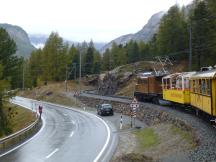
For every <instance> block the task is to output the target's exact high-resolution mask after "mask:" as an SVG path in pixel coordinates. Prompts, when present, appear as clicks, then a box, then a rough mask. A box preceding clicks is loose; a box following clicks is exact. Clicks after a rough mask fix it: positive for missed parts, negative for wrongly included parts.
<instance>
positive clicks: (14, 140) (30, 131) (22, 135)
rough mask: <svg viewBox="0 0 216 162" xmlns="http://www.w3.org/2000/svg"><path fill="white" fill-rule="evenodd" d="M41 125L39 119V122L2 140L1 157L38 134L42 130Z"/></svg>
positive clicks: (0, 146)
mask: <svg viewBox="0 0 216 162" xmlns="http://www.w3.org/2000/svg"><path fill="white" fill-rule="evenodd" d="M41 125H42V121H41V119H39V118H37V120H36V121H35V122H34V123H32V124H31V125H29V126H28V127H26V128H24V129H22V130H20V131H18V132H16V133H14V134H11V135H9V136H7V137H4V138H2V139H0V156H1V154H3V153H5V152H7V151H8V150H10V149H12V148H14V147H16V146H17V145H19V144H21V143H22V142H25V141H26V140H28V139H29V138H31V137H32V135H34V134H35V133H36V132H38V130H39V129H40V128H41Z"/></svg>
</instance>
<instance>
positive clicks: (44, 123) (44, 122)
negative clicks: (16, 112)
mask: <svg viewBox="0 0 216 162" xmlns="http://www.w3.org/2000/svg"><path fill="white" fill-rule="evenodd" d="M14 104H16V105H19V106H22V107H24V108H27V109H29V107H27V106H23V105H22V104H18V103H14ZM42 121H43V125H42V128H41V129H40V130H39V132H37V133H36V134H35V135H34V136H32V137H31V138H30V139H28V140H27V141H25V142H23V143H22V144H20V145H18V146H16V147H14V148H12V149H11V150H9V151H7V152H5V153H3V154H0V157H2V156H4V155H7V154H9V153H11V152H13V151H14V150H16V149H18V148H20V147H22V146H23V145H25V144H27V143H28V142H30V141H31V140H33V139H34V138H35V137H37V136H38V135H39V134H40V133H41V132H42V131H43V129H44V127H45V125H46V121H45V120H44V118H43V116H42Z"/></svg>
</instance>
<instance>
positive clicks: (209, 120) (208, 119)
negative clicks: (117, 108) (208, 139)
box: [82, 90, 216, 129]
mask: <svg viewBox="0 0 216 162" xmlns="http://www.w3.org/2000/svg"><path fill="white" fill-rule="evenodd" d="M94 92H95V91H94ZM85 94H88V95H90V96H86V97H91V96H93V97H94V98H100V99H104V100H110V101H118V102H123V103H131V102H132V100H133V98H132V97H126V96H113V95H109V96H101V95H98V94H95V93H93V92H92V91H91V90H89V91H88V90H86V91H83V92H82V95H84V96H85ZM146 103H148V104H152V105H160V106H163V107H164V108H169V109H175V110H177V111H180V112H183V113H186V114H191V115H193V116H194V117H196V118H201V119H202V120H203V121H204V122H206V123H208V124H210V125H212V127H214V128H215V129H216V119H212V118H211V117H210V116H209V115H208V114H205V113H203V112H201V111H199V110H198V109H195V108H192V107H191V106H184V105H179V104H174V103H171V102H168V101H164V100H163V101H162V102H159V103H158V104H155V103H153V102H142V101H139V104H140V105H144V104H146Z"/></svg>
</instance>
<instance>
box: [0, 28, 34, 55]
mask: <svg viewBox="0 0 216 162" xmlns="http://www.w3.org/2000/svg"><path fill="white" fill-rule="evenodd" d="M0 27H1V28H4V29H5V30H6V31H7V32H8V33H9V35H10V37H11V38H12V39H13V40H14V41H15V42H16V45H17V52H16V55H17V56H22V57H24V58H28V57H29V56H30V54H31V52H32V51H33V50H35V47H34V46H33V45H32V44H31V42H30V40H29V37H28V34H27V33H26V32H25V31H24V30H23V29H22V28H21V27H19V26H14V25H10V24H0Z"/></svg>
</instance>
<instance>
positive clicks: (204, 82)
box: [201, 79, 206, 95]
mask: <svg viewBox="0 0 216 162" xmlns="http://www.w3.org/2000/svg"><path fill="white" fill-rule="evenodd" d="M201 91H202V95H206V81H205V79H202V80H201Z"/></svg>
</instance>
